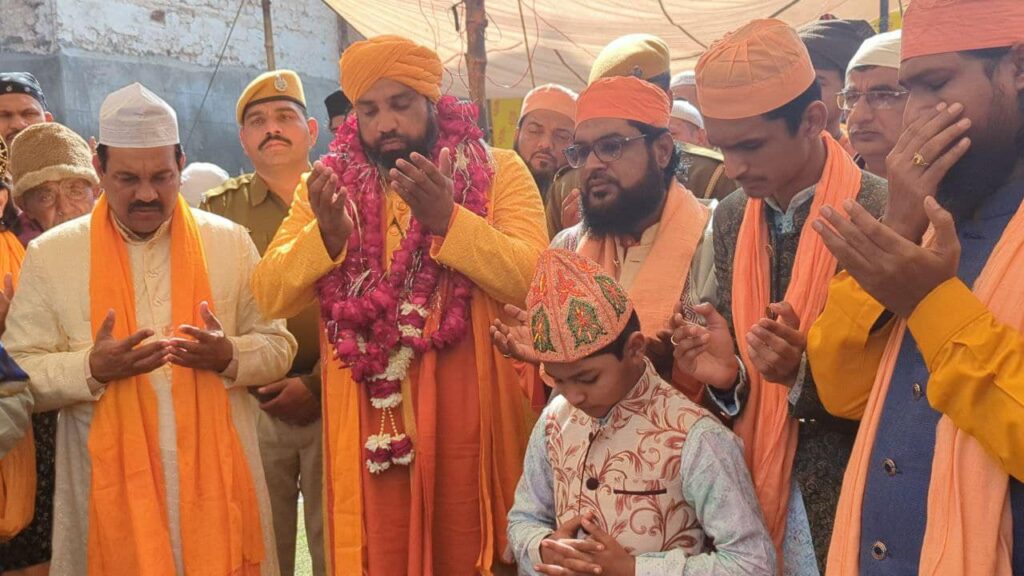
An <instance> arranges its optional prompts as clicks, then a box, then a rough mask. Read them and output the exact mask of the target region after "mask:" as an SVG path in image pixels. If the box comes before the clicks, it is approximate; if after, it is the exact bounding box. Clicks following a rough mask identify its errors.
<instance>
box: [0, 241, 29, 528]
mask: <svg viewBox="0 0 1024 576" xmlns="http://www.w3.org/2000/svg"><path fill="white" fill-rule="evenodd" d="M24 259H25V247H24V246H22V245H21V242H20V241H18V237H17V236H15V235H14V233H12V232H10V231H5V232H0V281H2V280H3V278H4V277H5V276H7V275H8V274H11V275H12V277H13V278H14V283H15V285H17V283H18V273H19V272H20V271H21V261H22V260H24ZM35 505H36V443H35V439H34V438H33V436H32V428H31V427H29V429H28V433H27V434H25V437H24V438H22V439H21V441H20V442H18V443H17V444H16V445H15V446H14V448H12V449H11V451H10V452H8V453H7V455H6V456H4V458H3V460H0V542H2V541H5V540H9V539H11V538H13V537H14V535H15V534H17V533H18V532H19V531H21V529H22V528H24V527H25V526H27V525H28V523H29V522H31V521H32V516H33V514H35Z"/></svg>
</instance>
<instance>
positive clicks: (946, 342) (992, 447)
mask: <svg viewBox="0 0 1024 576" xmlns="http://www.w3.org/2000/svg"><path fill="white" fill-rule="evenodd" d="M907 326H908V328H909V329H910V333H911V334H912V335H913V336H914V340H916V341H917V346H918V349H919V350H920V351H921V356H922V357H923V358H924V361H925V364H926V365H927V366H928V372H929V377H928V400H929V402H931V405H932V407H934V408H935V409H936V410H938V411H939V412H942V413H943V414H945V415H946V416H949V417H950V419H952V420H953V423H954V424H955V425H956V427H957V428H960V429H961V430H963V431H964V432H967V433H968V434H970V435H971V436H973V437H974V438H976V439H977V440H978V442H980V443H981V445H982V446H984V448H985V450H986V451H987V452H988V453H989V454H991V455H992V456H993V457H994V458H996V459H997V460H998V461H999V462H1000V464H1001V465H1002V467H1003V469H1004V470H1006V472H1007V473H1008V474H1010V475H1012V476H1013V477H1015V478H1017V479H1018V480H1024V424H1022V423H1024V336H1022V335H1021V333H1020V332H1019V331H1018V330H1015V329H1013V328H1011V327H1009V326H1006V325H1004V324H1000V323H999V322H997V321H996V319H995V318H994V317H993V316H992V313H991V312H989V310H988V308H986V307H985V305H984V304H982V302H981V301H980V300H978V298H977V297H976V296H975V295H974V294H973V293H972V292H971V291H970V289H969V288H967V286H966V285H964V283H963V282H961V281H960V280H959V279H957V278H953V279H950V280H948V281H946V282H945V283H943V284H941V285H939V287H938V288H936V289H935V290H933V291H932V292H931V293H930V294H929V295H928V296H926V297H925V299H924V300H922V301H921V303H920V304H918V306H917V308H915V309H914V313H913V314H911V315H910V318H909V319H908V321H907Z"/></svg>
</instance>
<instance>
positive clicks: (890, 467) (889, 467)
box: [882, 458, 899, 476]
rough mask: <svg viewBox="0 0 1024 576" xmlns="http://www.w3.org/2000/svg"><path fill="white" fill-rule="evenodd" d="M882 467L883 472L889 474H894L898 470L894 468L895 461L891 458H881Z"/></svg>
mask: <svg viewBox="0 0 1024 576" xmlns="http://www.w3.org/2000/svg"><path fill="white" fill-rule="evenodd" d="M882 468H884V469H885V473H886V474H888V475H889V476H895V475H896V473H897V472H899V469H898V468H896V462H895V461H893V459H892V458H886V459H885V460H882Z"/></svg>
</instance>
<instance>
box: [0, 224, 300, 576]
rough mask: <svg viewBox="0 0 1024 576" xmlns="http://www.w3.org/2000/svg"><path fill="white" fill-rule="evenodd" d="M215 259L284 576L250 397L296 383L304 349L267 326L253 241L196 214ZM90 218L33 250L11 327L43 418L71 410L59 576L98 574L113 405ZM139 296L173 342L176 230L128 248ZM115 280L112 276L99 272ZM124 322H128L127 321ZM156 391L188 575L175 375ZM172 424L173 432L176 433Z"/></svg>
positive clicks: (232, 386)
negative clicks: (91, 360) (103, 468)
mask: <svg viewBox="0 0 1024 576" xmlns="http://www.w3.org/2000/svg"><path fill="white" fill-rule="evenodd" d="M193 216H194V217H195V220H196V224H197V226H198V228H199V231H200V234H201V236H202V241H203V246H204V247H205V249H206V258H207V267H208V270H209V276H210V288H211V290H212V293H213V300H214V302H213V306H214V309H215V311H216V314H217V317H218V319H219V320H220V322H221V324H222V325H223V328H224V332H225V334H227V335H228V336H229V337H230V339H231V342H232V344H233V346H234V348H235V361H236V362H237V363H236V362H232V366H231V367H229V369H228V370H227V371H226V372H229V373H231V374H232V375H233V378H228V377H226V376H223V375H222V376H223V378H224V385H225V386H226V387H228V389H229V394H228V396H229V398H230V402H231V413H232V417H233V418H234V423H235V428H236V430H237V431H238V435H239V438H240V440H241V443H242V446H243V449H244V450H245V455H246V458H247V459H248V462H249V468H250V470H251V472H252V479H253V484H254V486H255V488H256V491H257V501H258V503H259V508H260V522H261V525H262V529H263V541H264V549H265V559H266V560H265V561H264V562H263V565H262V574H263V575H264V576H271V575H273V576H277V574H278V565H277V557H276V553H275V550H276V546H275V544H274V542H275V540H274V530H273V520H272V516H271V513H270V501H269V498H268V496H267V486H266V482H265V481H264V476H263V465H262V462H261V460H260V451H259V443H258V440H257V435H256V411H255V406H254V404H253V400H252V399H251V397H250V396H249V394H247V392H246V390H245V389H246V387H248V386H260V385H264V384H268V383H270V382H273V381H276V380H278V379H280V378H282V377H284V375H285V373H286V372H287V371H288V368H289V366H291V363H292V358H293V357H294V355H295V351H296V345H295V339H294V338H292V336H291V335H290V334H289V333H288V331H287V330H286V329H285V324H284V322H282V321H273V322H271V321H267V320H264V319H263V317H262V316H261V315H260V312H259V310H258V309H257V307H256V303H255V301H254V300H253V297H252V291H251V290H250V288H249V278H250V276H251V275H252V270H253V268H254V267H255V266H256V262H257V261H258V260H259V256H258V254H257V252H256V247H255V246H253V244H252V241H251V240H250V239H249V235H248V233H246V231H245V230H244V229H243V228H242V227H240V226H238V225H236V224H233V223H231V222H229V221H228V220H225V219H223V218H221V217H219V216H214V215H212V214H208V213H206V212H201V211H198V210H194V211H193ZM89 234H90V218H89V217H88V216H86V217H82V218H79V219H76V220H73V221H71V222H68V223H66V224H64V225H62V226H59V227H57V228H54V229H53V230H51V231H49V232H47V233H46V234H44V235H43V236H41V237H39V238H38V239H37V240H35V241H34V242H33V243H32V244H31V245H30V246H29V248H28V251H27V254H26V256H25V261H24V264H23V266H22V269H21V280H20V282H19V286H18V291H17V294H16V296H15V298H14V302H13V303H12V305H11V311H10V315H9V316H8V318H7V331H6V333H5V334H4V336H3V342H4V344H5V346H6V347H7V349H8V350H9V352H10V353H11V355H12V356H13V357H14V358H15V359H16V360H17V362H18V363H19V364H20V365H21V366H22V368H24V370H25V371H26V372H27V373H28V374H29V376H30V377H31V383H32V388H33V392H34V394H35V397H36V407H35V409H36V411H37V412H42V411H46V410H53V409H58V408H59V409H60V420H59V421H58V424H57V487H56V492H57V493H56V498H55V511H54V535H53V560H52V565H51V566H52V567H51V570H52V573H53V574H60V575H62V576H75V575H82V576H84V575H85V574H86V564H87V562H86V558H87V544H88V542H87V540H88V534H89V531H88V526H87V523H88V505H89V493H90V477H91V467H90V456H89V449H88V444H87V443H88V440H89V429H90V424H91V421H92V414H93V406H94V402H96V400H98V399H99V397H100V396H101V395H102V393H103V392H102V390H101V391H100V392H98V393H97V394H96V395H93V394H92V393H91V392H90V391H89V386H88V384H87V380H88V379H89V378H90V375H89V373H88V366H89V364H88V356H89V352H90V350H91V348H92V340H93V330H92V326H91V322H90V298H89V274H90V270H89V268H90V265H89V262H90V237H89ZM126 240H127V248H128V256H129V259H130V262H131V270H132V279H133V283H134V286H135V310H136V316H137V318H136V322H137V325H138V328H139V329H140V330H141V329H145V328H149V329H151V330H153V332H154V333H155V334H156V337H166V336H168V335H171V334H172V332H173V330H174V328H175V327H174V326H171V280H172V279H171V274H170V254H171V250H170V249H171V244H170V242H171V239H170V234H169V226H168V224H165V225H164V226H163V227H161V228H160V229H159V230H158V231H157V232H156V233H155V234H154V235H153V236H152V237H151V238H149V239H146V240H137V239H131V238H127V236H126ZM97 272H99V273H103V271H97ZM117 321H118V322H121V321H123V319H121V318H118V319H117ZM149 381H150V382H151V383H152V386H153V387H154V389H155V390H156V394H157V404H158V418H159V421H160V422H161V425H160V431H159V442H160V456H161V462H162V466H163V471H164V477H165V484H166V487H167V510H168V516H169V518H168V520H169V523H170V533H171V540H172V542H171V544H172V548H173V550H174V556H175V562H176V564H177V566H178V573H179V574H181V573H182V569H181V534H180V531H179V526H180V518H179V507H178V473H177V444H176V430H175V426H174V425H173V422H174V407H173V405H172V402H171V371H170V368H169V367H164V368H160V369H158V370H156V371H154V372H152V373H150V374H149ZM165 423H172V424H171V425H166V424H165Z"/></svg>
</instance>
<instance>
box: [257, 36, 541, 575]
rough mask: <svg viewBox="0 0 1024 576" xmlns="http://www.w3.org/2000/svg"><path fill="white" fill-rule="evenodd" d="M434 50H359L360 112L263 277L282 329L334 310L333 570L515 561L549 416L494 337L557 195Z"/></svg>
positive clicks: (355, 98)
mask: <svg viewBox="0 0 1024 576" xmlns="http://www.w3.org/2000/svg"><path fill="white" fill-rule="evenodd" d="M442 70H443V68H442V66H441V62H440V60H439V59H438V57H437V55H436V54H434V53H433V52H432V51H431V50H429V49H427V48H425V47H423V46H420V45H417V44H415V43H413V42H411V41H409V40H406V39H403V38H399V37H396V36H381V37H377V38H372V39H370V40H367V41H363V42H357V43H355V44H353V45H351V46H349V47H348V48H347V49H346V50H345V53H344V54H343V56H342V58H341V86H342V90H343V91H344V92H345V95H346V96H347V97H348V98H349V99H350V100H351V101H352V102H353V104H354V112H355V113H354V114H350V115H349V117H348V119H347V120H346V122H345V124H344V125H343V126H342V127H341V128H339V129H338V131H337V132H336V135H335V139H334V142H333V143H332V145H331V150H332V153H331V154H330V155H328V156H326V157H324V158H322V159H321V161H319V162H317V163H316V164H315V165H314V167H313V171H312V172H311V173H310V174H308V175H307V176H305V177H304V178H303V180H302V183H301V184H300V185H299V187H298V190H297V192H296V194H295V200H294V201H293V202H292V207H291V212H290V214H289V216H288V218H287V219H286V220H285V221H284V223H283V224H282V225H281V227H280V229H279V230H278V232H277V235H276V237H275V238H274V240H273V241H272V242H271V244H270V246H269V248H268V249H267V252H266V254H265V256H264V258H263V260H262V261H261V262H260V265H259V267H258V269H257V270H256V273H255V275H254V277H253V286H254V291H255V293H256V299H257V301H258V302H259V305H260V307H261V309H262V310H263V312H264V314H265V315H267V316H268V317H277V318H282V317H288V316H291V315H292V314H294V313H296V312H298V311H299V310H301V309H302V308H304V307H305V306H307V305H309V304H310V303H311V302H314V301H317V300H319V304H320V310H321V314H322V326H323V328H324V329H323V330H322V331H321V344H322V346H323V350H324V352H323V354H322V357H323V358H324V361H323V392H322V404H323V410H324V412H323V416H324V418H323V426H324V447H323V450H324V459H325V461H324V477H325V480H324V486H325V498H324V502H325V504H324V514H325V522H324V524H325V527H326V536H325V541H326V542H327V551H328V564H329V570H330V572H331V573H332V574H337V575H350V574H361V573H368V574H409V575H416V576H419V575H432V574H437V575H438V576H440V575H449V574H455V575H461V574H472V573H479V574H492V573H496V572H499V573H500V572H505V571H509V570H511V567H510V566H501V565H500V560H501V557H502V553H503V552H504V551H505V549H506V546H507V540H506V513H507V511H508V508H509V506H510V505H511V502H512V497H513V492H514V490H515V484H516V481H517V480H518V479H519V476H520V473H521V470H522V457H523V454H524V451H525V449H526V441H527V438H528V436H529V432H530V427H531V426H532V424H533V422H534V420H535V418H536V415H535V414H534V413H533V412H532V411H531V409H530V402H529V398H527V396H526V394H524V392H523V390H522V388H520V386H519V383H518V378H517V373H516V370H515V367H514V365H513V363H512V361H511V360H509V359H507V358H503V357H502V356H501V355H500V354H498V353H496V352H495V350H494V348H493V347H492V346H491V344H490V338H489V336H488V328H489V323H490V321H491V319H492V318H495V317H498V316H499V315H501V314H502V305H503V304H515V305H517V306H522V305H523V302H524V300H525V297H526V290H527V287H528V286H529V283H530V278H531V276H532V274H533V270H534V266H535V265H536V261H537V257H538V255H539V253H540V251H541V250H542V249H543V248H544V245H545V244H546V243H547V234H546V230H545V226H544V211H543V207H542V205H541V201H540V193H539V192H538V190H537V187H536V185H535V184H534V180H533V178H532V177H531V176H530V172H529V171H528V170H527V168H526V166H525V165H524V164H523V162H522V160H520V159H519V157H518V156H517V155H516V153H515V152H513V151H511V150H497V149H491V148H489V147H487V146H486V145H485V144H483V143H482V140H481V138H482V134H481V132H480V130H479V129H478V128H477V126H476V114H477V111H476V107H475V106H474V105H472V104H465V103H460V102H459V101H458V100H457V99H456V98H454V97H452V96H442V95H441V79H442Z"/></svg>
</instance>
